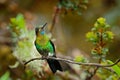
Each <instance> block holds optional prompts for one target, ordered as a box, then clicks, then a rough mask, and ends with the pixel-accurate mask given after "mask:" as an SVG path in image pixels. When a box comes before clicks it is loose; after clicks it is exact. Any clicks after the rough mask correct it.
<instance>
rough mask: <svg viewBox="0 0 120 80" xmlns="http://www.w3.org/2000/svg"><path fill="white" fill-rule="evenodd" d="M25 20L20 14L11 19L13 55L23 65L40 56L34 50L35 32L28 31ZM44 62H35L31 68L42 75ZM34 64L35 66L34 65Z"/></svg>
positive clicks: (30, 65)
mask: <svg viewBox="0 0 120 80" xmlns="http://www.w3.org/2000/svg"><path fill="white" fill-rule="evenodd" d="M25 23H26V22H25V19H24V16H23V15H22V14H18V15H17V16H16V18H11V19H10V26H9V28H10V30H11V33H12V36H13V38H12V40H13V43H14V45H15V46H14V47H13V55H14V56H15V57H16V58H17V59H18V60H19V61H20V62H21V63H22V64H23V63H24V62H26V61H28V60H29V59H32V58H35V57H37V56H40V55H39V54H38V53H37V51H36V50H35V48H34V44H33V42H34V37H35V36H34V35H35V34H34V31H33V30H28V29H27V27H26V24H25ZM43 63H44V61H34V63H31V64H29V65H28V66H29V68H30V69H31V70H34V73H36V74H38V73H42V64H43ZM33 64H34V65H33Z"/></svg>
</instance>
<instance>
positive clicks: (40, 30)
mask: <svg viewBox="0 0 120 80" xmlns="http://www.w3.org/2000/svg"><path fill="white" fill-rule="evenodd" d="M46 25H47V23H45V24H44V25H43V26H42V27H36V28H35V33H36V35H44V34H45V26H46Z"/></svg>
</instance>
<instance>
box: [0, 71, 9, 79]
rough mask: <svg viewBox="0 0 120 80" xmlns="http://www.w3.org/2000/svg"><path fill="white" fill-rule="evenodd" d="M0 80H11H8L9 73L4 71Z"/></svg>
mask: <svg viewBox="0 0 120 80" xmlns="http://www.w3.org/2000/svg"><path fill="white" fill-rule="evenodd" d="M0 80H11V79H10V72H8V71H6V72H5V73H4V74H3V75H2V76H1V77H0Z"/></svg>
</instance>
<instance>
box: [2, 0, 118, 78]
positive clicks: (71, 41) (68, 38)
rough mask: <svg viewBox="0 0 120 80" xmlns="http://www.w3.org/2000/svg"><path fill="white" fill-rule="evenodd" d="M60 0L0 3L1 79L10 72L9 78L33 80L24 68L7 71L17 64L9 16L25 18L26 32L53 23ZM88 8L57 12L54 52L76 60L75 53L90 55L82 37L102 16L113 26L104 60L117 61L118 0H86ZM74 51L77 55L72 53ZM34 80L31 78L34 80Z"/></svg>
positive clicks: (8, 1)
mask: <svg viewBox="0 0 120 80" xmlns="http://www.w3.org/2000/svg"><path fill="white" fill-rule="evenodd" d="M58 1H59V0H0V76H2V75H3V74H4V73H5V72H6V71H10V75H11V77H12V78H11V79H13V80H16V79H18V77H19V78H21V74H23V75H22V79H20V80H32V79H31V78H30V77H31V76H30V77H29V76H28V77H27V78H25V77H24V76H25V75H26V74H27V73H26V74H24V73H25V72H24V69H23V68H22V67H23V66H19V67H18V68H16V69H10V68H9V67H8V66H9V65H13V64H14V63H15V62H16V58H15V57H14V56H13V55H12V45H13V44H12V39H11V33H10V31H9V29H8V25H9V22H10V21H9V20H10V18H11V17H16V15H17V14H18V13H22V14H23V15H24V16H25V20H26V25H27V27H28V28H29V29H31V27H33V24H34V25H38V24H43V23H45V22H47V23H48V26H49V24H51V23H52V20H53V15H54V12H55V6H56V5H57V4H58ZM86 6H87V8H86V9H84V10H82V11H81V15H78V14H76V13H73V12H71V11H68V12H67V13H64V12H62V11H61V12H60V13H59V15H58V20H57V21H56V23H55V26H54V29H53V31H52V33H53V36H52V37H53V38H55V39H56V40H55V42H54V43H55V45H56V48H57V52H60V53H62V54H63V55H67V56H71V57H75V56H76V55H77V52H78V53H84V54H85V55H87V56H91V55H90V50H91V47H92V45H91V44H90V43H89V42H87V41H86V39H85V34H86V33H87V32H88V31H90V29H91V28H92V27H93V25H94V22H95V21H96V19H97V18H98V17H105V18H106V20H107V23H108V24H110V25H111V26H112V28H111V30H112V31H113V33H114V34H115V38H114V41H113V42H112V43H111V44H109V48H110V54H108V56H107V58H108V59H110V60H114V61H115V60H116V59H117V58H120V55H119V53H120V0H88V3H87V5H86ZM75 52H76V54H74V53H75ZM33 80H34V79H33Z"/></svg>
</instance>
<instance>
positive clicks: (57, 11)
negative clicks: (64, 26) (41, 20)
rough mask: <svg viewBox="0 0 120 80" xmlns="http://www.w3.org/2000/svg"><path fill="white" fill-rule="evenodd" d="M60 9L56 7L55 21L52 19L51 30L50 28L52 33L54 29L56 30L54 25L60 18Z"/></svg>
mask: <svg viewBox="0 0 120 80" xmlns="http://www.w3.org/2000/svg"><path fill="white" fill-rule="evenodd" d="M59 10H60V9H59V8H58V7H57V6H56V8H55V12H54V15H53V19H52V25H51V28H50V32H52V30H53V28H54V25H55V23H56V21H57V16H58V13H59Z"/></svg>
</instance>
